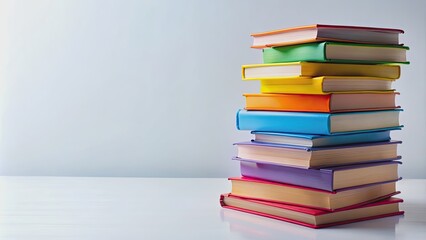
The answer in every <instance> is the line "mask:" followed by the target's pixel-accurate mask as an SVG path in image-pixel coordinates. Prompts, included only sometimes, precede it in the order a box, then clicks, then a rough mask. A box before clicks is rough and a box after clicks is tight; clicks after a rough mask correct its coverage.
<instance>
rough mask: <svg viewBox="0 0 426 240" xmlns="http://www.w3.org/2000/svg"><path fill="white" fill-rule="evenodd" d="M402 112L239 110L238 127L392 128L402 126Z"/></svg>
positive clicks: (285, 129) (308, 131) (279, 129)
mask: <svg viewBox="0 0 426 240" xmlns="http://www.w3.org/2000/svg"><path fill="white" fill-rule="evenodd" d="M400 111H402V110H401V109H394V110H382V111H368V112H349V113H308V112H278V111H275V112H273V111H247V110H241V109H240V110H238V112H237V129H239V130H252V131H264V132H285V133H302V134H319V135H332V134H336V133H356V132H368V131H373V130H374V131H377V130H390V129H395V128H398V127H402V126H400V124H399V112H400Z"/></svg>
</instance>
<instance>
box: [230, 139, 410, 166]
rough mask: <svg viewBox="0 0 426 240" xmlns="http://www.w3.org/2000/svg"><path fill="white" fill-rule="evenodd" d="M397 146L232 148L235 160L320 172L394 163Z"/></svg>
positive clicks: (266, 145)
mask: <svg viewBox="0 0 426 240" xmlns="http://www.w3.org/2000/svg"><path fill="white" fill-rule="evenodd" d="M400 143H402V142H401V141H388V142H374V143H362V144H351V145H342V146H332V147H302V146H293V145H283V144H273V143H260V142H239V143H235V144H234V145H236V146H237V156H236V157H237V159H241V158H242V159H250V160H253V161H257V162H260V163H274V164H281V165H286V166H293V167H300V168H323V167H328V166H341V165H347V164H355V163H367V162H379V161H388V160H392V159H396V158H398V154H397V146H398V144H400Z"/></svg>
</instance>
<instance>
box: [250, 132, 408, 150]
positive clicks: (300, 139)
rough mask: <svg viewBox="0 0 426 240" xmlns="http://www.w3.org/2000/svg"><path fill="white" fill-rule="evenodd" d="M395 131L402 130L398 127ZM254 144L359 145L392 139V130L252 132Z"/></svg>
mask: <svg viewBox="0 0 426 240" xmlns="http://www.w3.org/2000/svg"><path fill="white" fill-rule="evenodd" d="M394 130H401V128H399V127H397V128H395V129H394ZM251 133H252V134H253V135H254V139H253V140H252V141H253V142H260V143H275V144H284V145H296V146H304V147H327V146H338V145H349V144H357V143H370V142H385V141H389V140H390V139H391V137H390V130H386V131H371V132H362V133H348V134H334V135H313V134H296V133H280V132H261V131H252V132H251Z"/></svg>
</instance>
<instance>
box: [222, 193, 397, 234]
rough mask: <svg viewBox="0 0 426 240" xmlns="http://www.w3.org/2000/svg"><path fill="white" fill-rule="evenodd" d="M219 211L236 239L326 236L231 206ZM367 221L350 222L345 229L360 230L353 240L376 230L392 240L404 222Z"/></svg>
mask: <svg viewBox="0 0 426 240" xmlns="http://www.w3.org/2000/svg"><path fill="white" fill-rule="evenodd" d="M223 195H227V194H223ZM222 207H223V209H222V210H221V211H220V219H221V220H222V221H223V222H226V223H227V224H229V228H230V230H231V231H232V232H235V233H238V234H239V236H242V237H243V238H247V239H253V238H256V239H276V238H277V236H278V237H281V236H285V238H286V239H306V240H308V239H309V240H313V239H319V238H318V237H319V236H318V235H322V234H324V237H326V235H328V234H327V233H328V232H324V233H319V234H318V232H317V231H316V229H305V228H303V227H298V226H294V225H293V224H292V223H291V222H289V223H286V222H283V221H285V220H282V219H279V220H278V219H274V218H270V217H269V216H264V215H259V214H255V213H253V212H247V211H243V210H239V209H236V208H235V207H232V206H222ZM401 214H403V211H402V212H401ZM369 219H375V220H373V221H357V222H356V221H353V222H354V223H352V224H351V226H347V227H349V228H352V229H362V230H360V231H357V235H356V237H359V238H360V239H363V238H364V237H367V238H368V237H370V236H371V232H372V231H373V232H375V231H376V230H377V229H380V231H385V232H386V236H384V238H389V237H390V238H392V236H395V235H396V231H395V229H396V228H398V227H397V225H398V224H399V223H400V220H401V219H403V217H402V216H401V215H396V216H389V217H377V218H369ZM286 220H287V219H286ZM364 220H368V219H364ZM347 223H350V222H347ZM336 225H339V224H336ZM330 227H331V226H330ZM338 228H341V230H342V232H341V233H343V234H345V232H346V230H344V229H347V228H346V227H345V226H340V227H338ZM307 230H308V231H307ZM337 231H340V230H337ZM388 236H389V237H388Z"/></svg>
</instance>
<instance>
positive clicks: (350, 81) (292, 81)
mask: <svg viewBox="0 0 426 240" xmlns="http://www.w3.org/2000/svg"><path fill="white" fill-rule="evenodd" d="M393 82H394V79H390V78H377V77H356V76H323V77H315V78H307V77H296V78H282V79H264V80H260V92H262V93H294V94H329V93H346V92H349V93H354V92H357V93H361V92H362V93H368V92H379V93H380V92H383V93H386V92H393V91H394V89H392V83H393Z"/></svg>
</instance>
